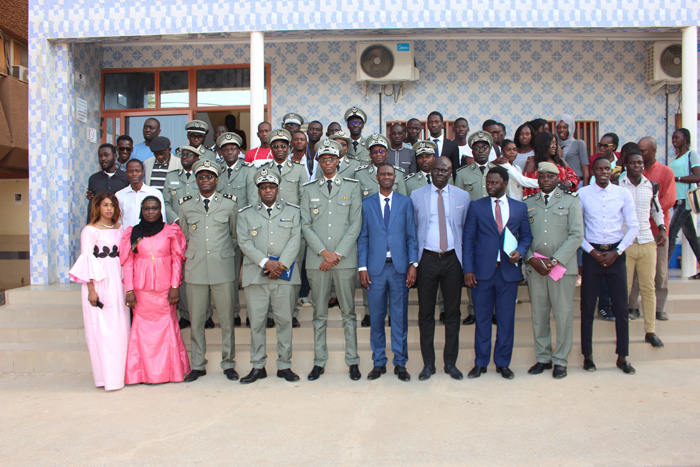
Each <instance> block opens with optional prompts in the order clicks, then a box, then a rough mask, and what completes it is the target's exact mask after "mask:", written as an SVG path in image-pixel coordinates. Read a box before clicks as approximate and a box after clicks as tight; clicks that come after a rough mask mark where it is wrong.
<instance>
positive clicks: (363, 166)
mask: <svg viewBox="0 0 700 467" xmlns="http://www.w3.org/2000/svg"><path fill="white" fill-rule="evenodd" d="M367 167H369V164H367V165H361V166H359V167H358V168H356V169H355V172H357V171H358V170H362V169H366V168H367Z"/></svg>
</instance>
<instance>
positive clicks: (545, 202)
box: [544, 194, 549, 206]
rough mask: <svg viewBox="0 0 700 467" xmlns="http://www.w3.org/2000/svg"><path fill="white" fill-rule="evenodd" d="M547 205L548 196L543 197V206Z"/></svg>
mask: <svg viewBox="0 0 700 467" xmlns="http://www.w3.org/2000/svg"><path fill="white" fill-rule="evenodd" d="M547 203H549V195H548V194H547V195H544V205H545V206H547Z"/></svg>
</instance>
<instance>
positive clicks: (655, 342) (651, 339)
mask: <svg viewBox="0 0 700 467" xmlns="http://www.w3.org/2000/svg"><path fill="white" fill-rule="evenodd" d="M644 340H645V341H647V342H648V343H650V344H651V346H652V347H657V348H658V347H663V346H664V343H663V341H662V340H661V339H659V336H657V335H656V334H647V335H645V336H644Z"/></svg>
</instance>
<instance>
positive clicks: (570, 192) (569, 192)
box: [563, 190, 578, 196]
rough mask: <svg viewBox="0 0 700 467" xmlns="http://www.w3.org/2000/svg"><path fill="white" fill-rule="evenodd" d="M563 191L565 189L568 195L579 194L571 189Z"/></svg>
mask: <svg viewBox="0 0 700 467" xmlns="http://www.w3.org/2000/svg"><path fill="white" fill-rule="evenodd" d="M563 191H564V193H566V194H567V195H571V196H578V193H577V192H575V191H569V190H563Z"/></svg>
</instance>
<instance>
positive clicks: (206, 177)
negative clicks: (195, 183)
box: [197, 174, 216, 180]
mask: <svg viewBox="0 0 700 467" xmlns="http://www.w3.org/2000/svg"><path fill="white" fill-rule="evenodd" d="M214 177H216V175H214V174H198V175H197V180H211V179H212V178H214Z"/></svg>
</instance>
